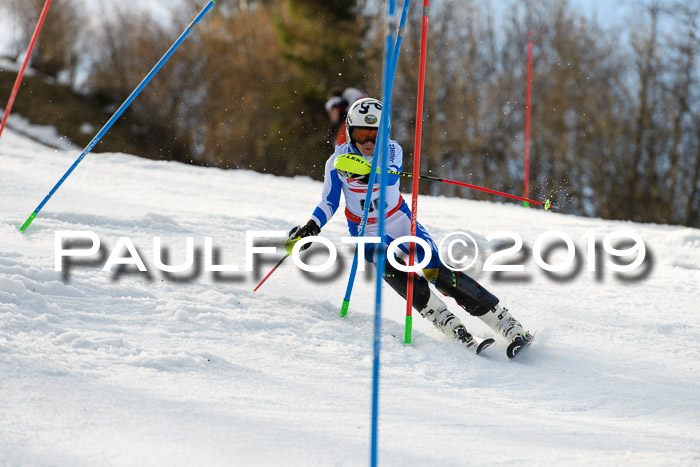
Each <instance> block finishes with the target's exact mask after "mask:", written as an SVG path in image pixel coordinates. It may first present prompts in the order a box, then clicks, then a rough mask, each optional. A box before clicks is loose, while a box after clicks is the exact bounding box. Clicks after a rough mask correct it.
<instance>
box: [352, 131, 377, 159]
mask: <svg viewBox="0 0 700 467" xmlns="http://www.w3.org/2000/svg"><path fill="white" fill-rule="evenodd" d="M352 137H353V139H354V140H355V145H356V146H357V149H359V150H360V152H361V153H362V155H363V156H365V157H370V156H371V155H372V154H374V144H375V142H376V141H377V129H376V128H353V129H352Z"/></svg>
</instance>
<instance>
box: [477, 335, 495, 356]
mask: <svg viewBox="0 0 700 467" xmlns="http://www.w3.org/2000/svg"><path fill="white" fill-rule="evenodd" d="M495 342H496V340H495V339H491V338H488V339H484V340H483V341H481V342H480V343H479V345H478V346H477V347H476V354H477V355H479V354H481V352H483V351H484V350H486V348H487V347H489V346H490V345H491V344H493V343H495Z"/></svg>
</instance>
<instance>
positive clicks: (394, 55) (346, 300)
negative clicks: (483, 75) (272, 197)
mask: <svg viewBox="0 0 700 467" xmlns="http://www.w3.org/2000/svg"><path fill="white" fill-rule="evenodd" d="M410 3H411V2H410V0H406V2H405V3H404V6H403V12H402V15H401V24H400V26H399V29H398V30H397V34H399V33H401V34H402V33H403V28H404V27H405V25H406V18H407V17H408V8H409V5H410ZM400 38H401V36H399V37H397V38H396V42H395V44H394V46H393V52H392V51H391V50H390V52H389V53H390V54H391V58H390V63H391V68H390V70H391V73H392V77H391V83H392V86H393V82H394V76H396V66H397V64H398V60H399V53H400V51H401V40H400ZM384 105H385V106H386V103H384ZM381 135H382V130H381V128H380V129H379V133H378V135H377V141H380V139H381ZM387 138H388V136H387ZM377 147H378V146H377ZM378 162H379V158H378V157H375V158H374V159H373V160H372V170H371V172H370V176H369V180H368V181H367V187H368V188H367V196H366V197H365V209H364V211H363V212H362V221H361V222H360V227H359V229H358V233H357V235H358V237H363V236H364V234H365V228H366V226H367V216H368V214H369V208H370V206H371V201H372V190H373V189H374V183H375V176H374V175H373V174H374V173H375V172H376V169H377V163H378ZM370 187H372V188H371V189H370ZM357 248H358V247H355V255H354V256H353V259H352V266H351V267H350V277H349V278H348V285H347V287H346V289H345V296H344V297H343V304H342V306H341V308H340V316H341V317H345V316H347V314H348V309H349V308H350V297H351V295H352V289H353V287H354V285H355V276H356V275H357V267H358V261H359V258H358V254H357Z"/></svg>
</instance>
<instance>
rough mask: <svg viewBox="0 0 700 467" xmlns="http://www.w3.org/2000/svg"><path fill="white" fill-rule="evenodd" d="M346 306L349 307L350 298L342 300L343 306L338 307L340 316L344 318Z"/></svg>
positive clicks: (346, 313) (346, 311)
mask: <svg viewBox="0 0 700 467" xmlns="http://www.w3.org/2000/svg"><path fill="white" fill-rule="evenodd" d="M348 308H350V300H343V306H342V307H341V308H340V317H341V318H345V317H346V316H347V315H348Z"/></svg>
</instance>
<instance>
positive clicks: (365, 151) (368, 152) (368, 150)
mask: <svg viewBox="0 0 700 467" xmlns="http://www.w3.org/2000/svg"><path fill="white" fill-rule="evenodd" d="M356 146H357V149H359V151H360V153H362V155H363V156H365V157H372V154H374V141H367V142H366V143H365V144H360V143H356Z"/></svg>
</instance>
